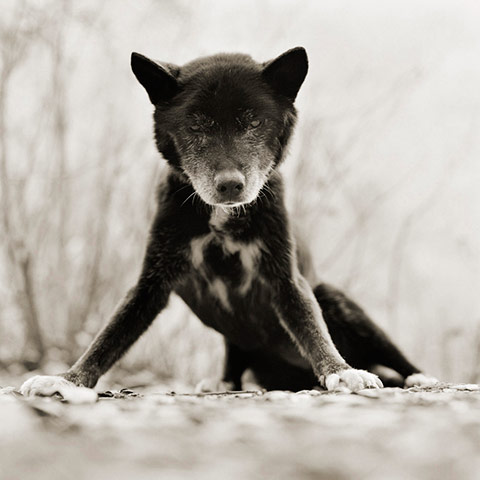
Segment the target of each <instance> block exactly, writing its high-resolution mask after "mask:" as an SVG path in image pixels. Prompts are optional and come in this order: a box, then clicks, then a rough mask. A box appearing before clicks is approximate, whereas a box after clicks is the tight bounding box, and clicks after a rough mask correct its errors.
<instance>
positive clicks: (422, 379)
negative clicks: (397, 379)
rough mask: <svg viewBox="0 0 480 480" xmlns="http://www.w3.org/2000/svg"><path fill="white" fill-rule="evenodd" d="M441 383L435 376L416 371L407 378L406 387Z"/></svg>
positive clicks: (430, 385)
mask: <svg viewBox="0 0 480 480" xmlns="http://www.w3.org/2000/svg"><path fill="white" fill-rule="evenodd" d="M437 383H440V382H439V380H437V379H436V378H435V377H431V376H429V375H425V374H423V373H414V374H412V375H409V376H408V377H407V378H406V379H405V388H410V387H433V386H434V385H436V384H437Z"/></svg>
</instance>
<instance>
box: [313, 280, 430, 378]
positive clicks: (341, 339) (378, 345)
mask: <svg viewBox="0 0 480 480" xmlns="http://www.w3.org/2000/svg"><path fill="white" fill-rule="evenodd" d="M313 292H314V294H315V297H316V299H317V301H318V303H319V304H320V307H321V309H322V313H323V316H324V318H325V322H326V324H327V327H328V330H329V332H330V335H331V337H332V340H333V342H334V343H335V345H336V347H337V348H338V350H339V352H340V353H341V354H342V356H343V357H344V358H345V360H347V362H348V363H350V364H351V365H352V366H353V367H356V368H365V369H372V368H373V367H374V366H376V365H380V366H385V367H388V368H390V369H392V370H395V371H396V372H398V373H399V374H400V375H401V377H402V383H403V384H404V385H405V386H413V385H424V386H427V385H432V384H434V383H436V382H437V380H436V379H434V378H433V377H428V376H426V375H423V374H422V373H421V372H420V370H419V369H418V368H417V367H416V366H415V365H413V364H412V363H411V362H410V361H409V360H408V359H407V358H406V357H405V355H404V354H403V353H402V352H401V351H400V350H399V349H398V347H396V346H395V345H394V343H393V342H392V341H391V340H390V338H389V337H388V336H387V334H386V333H385V332H384V331H383V330H382V329H381V328H380V327H378V326H377V325H375V323H374V322H373V321H372V320H371V319H370V318H369V317H368V315H367V314H366V313H365V312H364V311H363V310H362V309H361V308H360V307H359V306H358V305H357V304H356V303H355V302H353V301H352V300H350V299H349V298H348V297H347V296H346V295H344V294H343V293H342V292H340V291H339V290H337V289H336V288H334V287H332V286H330V285H328V284H325V283H321V284H319V285H317V286H316V287H315V288H314V289H313ZM382 380H383V379H382ZM385 380H386V382H387V383H389V382H388V380H389V379H385Z"/></svg>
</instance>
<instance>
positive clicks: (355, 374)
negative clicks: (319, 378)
mask: <svg viewBox="0 0 480 480" xmlns="http://www.w3.org/2000/svg"><path fill="white" fill-rule="evenodd" d="M324 383H325V387H326V389H327V390H329V391H333V390H343V389H348V390H350V391H351V392H358V391H359V390H363V389H364V388H382V387H383V383H382V381H381V380H380V379H379V378H378V377H377V376H376V375H374V374H373V373H370V372H367V371H366V370H355V369H354V368H349V369H346V370H341V371H339V372H338V373H332V374H330V375H327V376H326V378H325V381H324Z"/></svg>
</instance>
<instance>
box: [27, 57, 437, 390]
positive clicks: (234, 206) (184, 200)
mask: <svg viewBox="0 0 480 480" xmlns="http://www.w3.org/2000/svg"><path fill="white" fill-rule="evenodd" d="M307 68H308V62H307V56H306V53H305V50H304V49H303V48H295V49H292V50H289V51H288V52H286V53H284V54H283V55H280V56H279V57H278V58H276V59H274V60H272V61H270V62H266V63H263V64H259V63H256V62H255V61H253V60H252V59H251V58H250V57H249V56H246V55H239V54H221V55H215V56H212V57H207V58H201V59H198V60H195V61H193V62H191V63H189V64H187V65H185V66H183V67H177V66H175V65H171V64H164V63H162V64H160V63H157V62H154V61H152V60H149V59H148V58H146V57H144V56H142V55H139V54H136V53H134V54H132V69H133V72H134V74H135V76H136V77H137V79H138V80H139V82H140V83H141V84H142V85H143V86H144V87H145V89H146V91H147V93H148V95H149V97H150V100H151V102H152V103H153V105H154V106H155V113H154V121H155V141H156V144H157V148H158V150H159V152H160V153H161V154H162V155H163V157H164V158H165V159H166V160H167V162H168V164H169V166H170V169H169V173H168V176H167V178H166V179H165V181H164V183H163V184H162V185H161V186H160V189H159V193H158V212H157V215H156V218H155V221H154V223H153V226H152V229H151V233H150V241H149V244H148V247H147V251H146V255H145V260H144V264H143V269H142V272H141V275H140V278H139V279H138V282H137V284H136V286H135V287H134V288H132V290H131V291H130V292H129V293H128V295H127V297H126V299H125V301H124V302H123V304H122V305H121V306H120V308H119V309H118V310H117V312H116V313H115V315H114V317H113V319H112V320H111V321H110V323H109V324H108V325H107V326H106V327H105V328H104V329H103V331H102V332H101V333H100V334H99V335H98V336H97V338H96V339H95V340H94V342H93V343H92V345H91V346H90V347H89V348H88V350H87V351H86V352H85V353H84V355H83V356H82V357H81V358H80V359H79V360H78V361H77V362H76V363H75V365H74V366H73V367H72V368H71V369H70V370H69V371H68V372H67V373H65V374H62V375H60V376H59V377H43V376H38V377H34V378H32V379H30V380H28V381H27V382H26V383H25V384H24V385H23V387H22V391H23V393H25V394H34V393H40V394H42V393H43V394H48V393H51V392H52V388H53V389H54V388H55V381H56V380H55V379H58V381H59V382H60V383H61V382H63V383H65V380H68V381H70V382H73V384H75V385H83V386H86V387H93V386H95V384H96V383H97V380H98V379H99V377H100V376H101V375H102V374H104V373H105V372H106V371H107V370H108V369H109V368H110V367H111V366H112V365H113V364H114V363H115V362H116V361H117V360H118V359H119V358H120V357H121V356H122V355H123V354H124V353H125V352H126V351H127V350H128V348H129V347H130V346H131V345H132V344H133V343H134V342H135V341H136V340H137V339H138V338H139V337H140V335H142V333H144V332H145V330H147V328H148V327H149V325H150V324H151V323H152V321H153V320H154V319H155V317H156V316H157V315H158V313H159V312H160V311H161V310H162V309H163V308H164V307H165V305H166V304H167V301H168V298H169V296H170V293H171V292H172V291H174V292H176V293H177V294H178V295H180V297H181V298H182V299H183V300H184V301H185V303H186V304H187V305H188V306H189V307H190V308H191V310H192V311H193V312H194V313H195V314H196V315H197V316H198V317H199V318H200V319H201V320H202V322H204V323H205V324H206V325H208V326H210V327H212V328H214V329H215V330H217V331H219V332H220V333H222V334H223V335H224V336H225V339H226V362H225V365H226V366H225V374H224V378H223V380H224V382H225V384H224V385H223V387H224V388H225V387H228V388H235V389H240V388H241V377H242V374H243V373H244V371H245V370H246V369H250V370H251V371H253V373H254V375H255V377H256V379H257V381H258V383H259V384H260V385H262V386H264V387H265V388H268V389H290V390H299V389H305V388H312V387H313V386H315V385H317V384H318V383H319V382H320V383H321V384H322V385H324V386H325V387H326V388H327V389H335V388H337V387H338V386H339V385H340V386H342V385H343V386H345V387H347V388H348V389H350V390H353V391H356V390H359V389H362V388H365V387H380V386H382V383H381V382H380V380H379V379H378V377H377V376H376V375H374V374H372V373H369V372H367V371H365V370H355V369H354V368H352V367H355V368H359V369H371V368H373V367H374V366H376V365H384V366H386V367H389V368H391V369H393V370H395V371H396V372H398V373H399V374H400V375H401V377H402V379H403V380H406V385H412V384H414V383H423V384H425V383H429V382H430V381H432V379H429V378H427V377H425V376H423V375H422V374H419V370H418V369H417V368H416V367H414V366H413V365H412V364H411V363H410V362H409V361H408V360H407V359H406V358H405V357H404V356H403V355H402V353H401V352H400V351H399V350H398V349H397V348H396V347H395V346H394V345H393V344H392V342H391V341H390V340H389V339H388V338H387V336H386V335H385V334H384V333H383V332H382V331H381V330H380V329H379V328H378V327H377V326H376V325H374V324H373V322H372V321H371V320H370V319H369V318H368V317H367V316H366V315H365V313H364V312H363V311H362V310H361V309H360V308H359V307H358V306H357V305H356V304H355V303H353V302H352V301H351V300H349V299H348V298H347V297H345V296H344V295H343V294H342V293H341V292H339V291H338V290H336V289H334V288H333V287H331V286H329V285H326V284H323V283H318V282H317V281H316V279H315V277H314V276H313V275H311V274H308V273H307V272H308V271H311V268H310V267H311V265H309V264H308V260H307V261H304V260H305V259H308V255H307V253H306V251H305V250H304V249H300V248H299V246H298V245H297V244H296V240H295V236H294V234H293V233H292V231H291V226H290V222H289V218H288V215H287V212H286V210H285V206H284V200H283V184H282V178H281V176H280V174H279V172H278V170H277V166H278V165H279V164H280V162H281V161H282V160H283V157H284V155H285V150H286V147H287V144H288V140H289V138H290V135H291V133H292V129H293V126H294V123H295V119H296V111H295V108H294V105H293V103H294V100H295V97H296V95H297V92H298V90H299V88H300V86H301V85H302V83H303V80H304V78H305V75H306V73H307ZM339 352H340V353H339ZM52 384H53V387H52ZM214 388H217V387H214Z"/></svg>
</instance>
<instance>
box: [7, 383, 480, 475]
mask: <svg viewBox="0 0 480 480" xmlns="http://www.w3.org/2000/svg"><path fill="white" fill-rule="evenodd" d="M479 388H480V387H478V386H476V385H446V384H442V385H441V386H440V387H438V388H430V389H420V388H413V389H409V390H401V389H393V388H390V389H388V388H387V389H383V390H364V391H362V392H360V393H359V394H345V393H326V392H319V391H304V392H299V393H291V392H283V391H274V392H266V393H265V392H263V393H262V392H256V391H252V392H243V393H236V394H235V393H231V394H205V395H192V394H178V393H177V394H176V393H173V392H168V391H167V390H165V388H162V387H157V388H149V389H142V390H139V391H136V392H131V391H126V392H123V393H119V392H115V394H114V396H108V397H103V398H100V399H99V401H98V402H97V403H94V404H85V405H71V404H68V403H66V402H62V401H60V400H59V399H55V398H36V399H33V400H25V399H24V398H23V397H21V396H20V395H19V394H17V393H15V392H14V391H13V389H12V388H4V389H3V390H2V389H0V392H1V393H3V394H2V395H0V479H1V480H12V479H15V480H16V479H22V480H28V479H30V478H35V479H37V480H43V479H67V480H68V479H100V478H102V479H105V478H109V477H110V478H115V479H127V478H128V479H163V478H165V479H173V480H175V479H180V478H194V479H200V480H202V479H217V478H228V479H246V478H248V479H265V478H275V479H283V478H289V479H318V478H321V479H347V478H348V479H350V478H351V479H355V480H359V479H382V480H384V479H389V480H390V479H394V480H396V479H413V478H418V479H455V480H457V479H478V478H479V475H480V473H479V472H480V389H479ZM107 395H111V394H107Z"/></svg>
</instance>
